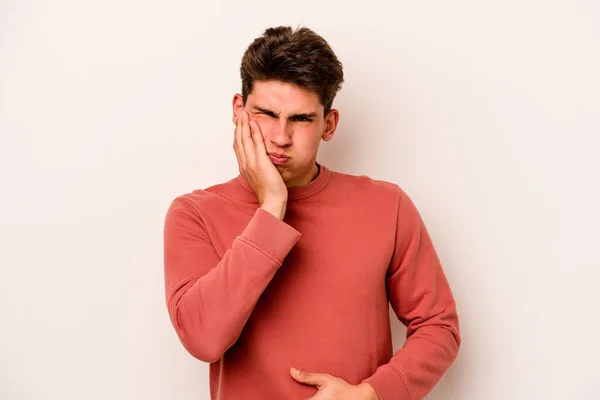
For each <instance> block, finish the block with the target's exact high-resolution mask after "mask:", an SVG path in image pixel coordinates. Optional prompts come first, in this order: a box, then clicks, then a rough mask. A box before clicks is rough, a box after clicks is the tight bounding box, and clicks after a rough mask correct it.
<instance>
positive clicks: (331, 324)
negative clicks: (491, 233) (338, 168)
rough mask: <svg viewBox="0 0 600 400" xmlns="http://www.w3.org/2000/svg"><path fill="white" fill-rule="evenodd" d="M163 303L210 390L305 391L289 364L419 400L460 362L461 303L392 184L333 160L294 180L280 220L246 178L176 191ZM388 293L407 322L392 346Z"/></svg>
mask: <svg viewBox="0 0 600 400" xmlns="http://www.w3.org/2000/svg"><path fill="white" fill-rule="evenodd" d="M164 257H165V259H164V261H165V286H166V302H167V307H168V312H169V315H170V318H171V322H172V324H173V326H174V328H175V331H176V332H177V335H178V337H179V339H180V341H181V343H182V344H183V346H184V347H185V348H186V349H187V351H188V352H189V353H190V354H191V355H192V356H194V357H196V358H197V359H199V360H202V361H205V362H208V363H210V395H211V399H213V400H216V399H219V400H268V399H290V400H295V399H298V400H300V399H302V400H304V399H307V398H309V397H311V396H313V395H314V394H315V393H316V391H317V389H316V388H315V387H314V386H308V385H304V384H301V383H298V382H297V381H295V380H294V379H293V378H292V377H291V376H290V373H289V370H290V368H291V367H296V368H298V369H300V370H303V371H308V372H316V373H328V374H331V375H334V376H337V377H340V378H343V379H345V380H346V381H348V382H349V383H351V384H359V383H361V382H363V381H366V382H368V383H369V384H371V385H372V386H373V387H374V388H375V390H376V391H377V393H378V394H379V396H380V397H381V399H382V400H417V399H422V398H423V397H424V396H425V395H426V394H427V393H428V392H429V391H430V390H431V389H432V388H433V386H434V385H435V384H436V383H437V382H438V380H439V379H440V378H441V377H442V375H443V374H444V372H445V371H446V370H447V369H448V367H449V366H450V365H451V364H452V362H453V361H454V360H455V358H456V356H457V353H458V348H459V345H460V336H459V326H458V319H457V313H456V306H455V302H454V299H453V297H452V293H451V291H450V287H449V286H448V282H447V280H446V277H445V275H444V272H443V271H442V267H441V265H440V262H439V260H438V257H437V255H436V252H435V250H434V247H433V244H432V242H431V239H430V237H429V235H428V233H427V230H426V228H425V225H424V224H423V221H422V220H421V217H420V215H419V213H418V211H417V209H416V208H415V205H414V204H413V202H412V201H411V199H410V198H409V197H408V196H407V194H406V193H405V192H404V191H403V190H402V189H401V188H400V187H399V186H398V185H396V184H393V183H390V182H386V181H380V180H374V179H371V178H369V177H367V176H353V175H348V174H342V173H338V172H334V171H331V170H329V169H328V168H327V167H325V166H323V165H321V170H320V173H319V175H318V176H317V177H316V178H315V179H314V180H313V181H312V182H310V183H309V184H307V185H305V186H301V187H294V188H290V189H289V192H288V205H287V211H286V215H285V218H284V220H283V221H281V220H279V219H278V218H276V217H275V216H273V215H271V214H270V213H268V212H267V211H264V210H262V209H260V208H259V207H258V200H257V198H256V195H255V194H254V192H253V191H252V190H251V188H250V187H249V186H248V184H247V182H246V181H245V180H244V178H243V177H241V176H240V175H238V176H237V177H236V178H233V179H231V180H230V181H228V182H225V183H222V184H218V185H214V186H211V187H208V188H206V189H204V190H196V191H194V192H192V193H189V194H185V195H182V196H179V197H177V198H176V199H175V200H174V201H173V203H172V204H171V206H170V208H169V210H168V212H167V216H166V221H165V227H164ZM388 301H389V303H390V304H391V305H392V307H393V310H394V312H395V313H396V315H397V317H398V318H399V319H400V321H401V322H402V323H404V324H405V325H406V326H407V334H406V336H407V338H406V342H405V344H404V346H403V347H402V348H401V349H400V350H398V351H397V352H396V353H395V354H393V351H392V338H391V332H390V323H389V314H388Z"/></svg>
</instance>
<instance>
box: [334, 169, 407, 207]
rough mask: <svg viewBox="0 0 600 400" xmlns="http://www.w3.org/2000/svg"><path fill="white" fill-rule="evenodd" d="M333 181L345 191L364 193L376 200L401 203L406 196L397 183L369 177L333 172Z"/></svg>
mask: <svg viewBox="0 0 600 400" xmlns="http://www.w3.org/2000/svg"><path fill="white" fill-rule="evenodd" d="M332 177H333V181H334V182H335V183H336V184H337V185H340V186H341V187H342V188H343V189H345V190H349V191H351V192H353V193H362V194H364V195H366V196H375V198H381V197H383V198H386V199H391V200H395V201H399V200H400V198H401V197H403V196H405V195H406V194H405V192H404V191H403V190H402V188H401V186H400V185H399V184H397V183H394V182H391V181H387V180H383V179H375V178H373V177H371V176H369V175H365V174H363V175H352V174H347V173H341V172H337V171H336V172H332Z"/></svg>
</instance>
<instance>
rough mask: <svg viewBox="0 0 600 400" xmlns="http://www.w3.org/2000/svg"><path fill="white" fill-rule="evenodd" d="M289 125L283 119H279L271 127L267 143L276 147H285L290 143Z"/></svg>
mask: <svg viewBox="0 0 600 400" xmlns="http://www.w3.org/2000/svg"><path fill="white" fill-rule="evenodd" d="M290 133H291V132H290V125H289V124H288V123H287V121H286V120H285V118H280V119H279V120H278V121H277V122H276V123H274V124H273V125H272V129H271V134H270V135H269V141H270V142H271V143H273V144H274V145H275V146H277V147H287V146H289V145H290V144H291V143H292V137H291V135H290Z"/></svg>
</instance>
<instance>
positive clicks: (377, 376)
mask: <svg viewBox="0 0 600 400" xmlns="http://www.w3.org/2000/svg"><path fill="white" fill-rule="evenodd" d="M363 382H367V383H368V384H370V385H371V386H373V389H375V391H376V392H377V394H378V395H379V397H380V398H381V400H414V397H413V395H412V394H411V392H410V389H409V388H408V386H407V385H406V380H405V379H404V377H403V376H402V374H400V373H399V372H398V371H396V370H395V369H394V368H393V367H392V366H390V365H387V364H385V365H382V366H380V367H379V368H377V371H375V373H374V374H373V375H371V376H370V377H369V378H367V379H365V380H363Z"/></svg>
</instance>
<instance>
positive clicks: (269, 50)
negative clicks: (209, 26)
mask: <svg viewBox="0 0 600 400" xmlns="http://www.w3.org/2000/svg"><path fill="white" fill-rule="evenodd" d="M240 74H241V78H242V98H243V102H244V104H246V99H247V98H248V95H249V94H250V92H252V87H253V84H254V82H255V81H281V82H285V83H291V84H294V85H296V86H298V87H300V88H302V89H305V90H309V91H311V92H314V93H315V94H316V95H317V96H318V97H319V101H320V102H321V104H322V105H323V107H324V110H325V116H327V113H328V112H329V111H330V110H331V106H332V104H333V99H334V98H335V95H336V93H337V92H338V90H340V89H341V86H342V83H343V82H344V73H343V71H342V63H341V62H340V61H339V60H338V59H337V57H336V55H335V53H334V52H333V50H332V49H331V47H329V44H328V43H327V41H325V39H323V38H322V37H321V36H319V35H317V34H316V33H315V32H313V31H312V30H310V29H308V28H299V29H296V30H295V31H293V30H292V28H291V27H289V26H278V27H275V28H267V29H266V30H265V31H264V33H263V34H262V36H260V37H258V38H256V39H255V40H254V41H253V42H252V43H251V44H250V46H248V48H247V49H246V51H245V52H244V56H243V58H242V66H241V67H240Z"/></svg>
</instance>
